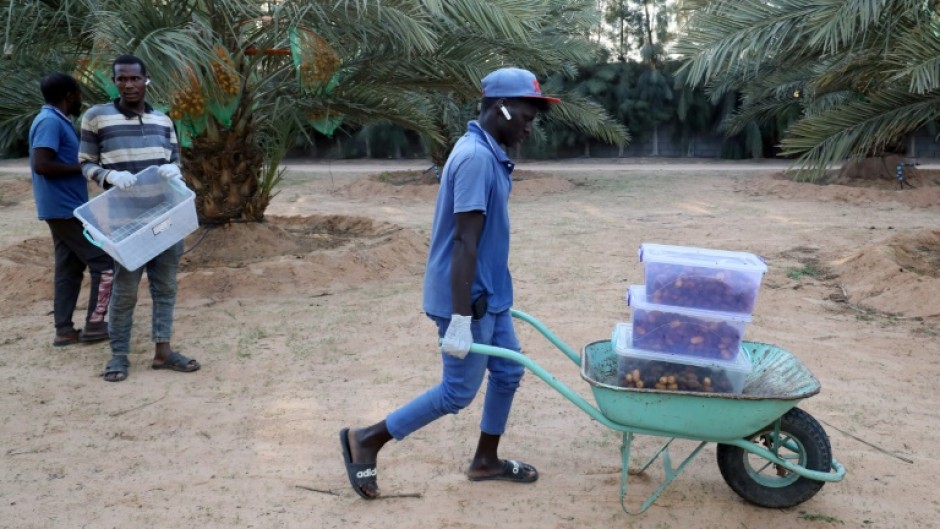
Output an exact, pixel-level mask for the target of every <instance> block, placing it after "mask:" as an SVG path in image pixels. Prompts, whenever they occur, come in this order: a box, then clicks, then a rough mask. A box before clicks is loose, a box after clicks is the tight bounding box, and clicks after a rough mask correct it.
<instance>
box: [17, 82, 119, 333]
mask: <svg viewBox="0 0 940 529" xmlns="http://www.w3.org/2000/svg"><path fill="white" fill-rule="evenodd" d="M40 89H41V90H42V95H43V98H45V101H46V104H45V105H43V107H42V109H41V110H40V111H39V115H38V116H36V119H34V120H33V124H32V126H31V127H30V129H29V164H30V168H31V169H32V173H33V196H34V198H35V199H36V212H37V213H38V215H39V220H44V221H46V223H47V224H48V225H49V230H50V231H51V232H52V243H53V245H54V246H55V295H54V299H55V301H54V302H53V308H54V310H53V314H54V320H55V330H56V332H55V339H54V340H53V342H52V345H55V346H63V345H70V344H73V343H76V342H79V341H83V342H96V341H101V340H107V339H108V323H107V322H106V321H105V315H106V314H107V312H108V303H109V301H110V298H111V284H112V281H113V278H114V264H113V262H112V259H111V257H110V256H109V255H108V254H106V253H104V251H102V250H101V249H100V248H98V247H97V246H94V245H93V244H91V243H89V242H88V241H87V240H86V239H85V237H84V235H83V234H82V230H83V228H82V224H81V222H79V221H78V219H76V218H75V215H74V213H73V212H74V211H75V208H77V207H78V206H81V205H82V204H84V203H85V202H88V184H87V182H86V181H85V177H84V176H83V175H82V168H81V166H79V165H78V146H79V137H78V134H77V133H76V132H75V127H74V126H73V125H72V122H71V120H70V119H69V117H68V116H77V115H78V114H79V113H80V112H81V108H82V92H81V88H80V87H79V85H78V82H77V81H75V79H73V78H72V77H71V76H68V75H65V74H62V73H52V74H49V75H47V76H45V77H44V78H43V79H42V81H41V83H40ZM85 268H88V270H89V275H90V276H91V288H90V289H89V292H88V311H87V314H86V316H85V326H84V329H83V330H82V331H79V330H77V329H75V327H74V325H73V322H72V314H73V313H74V312H75V306H76V305H77V304H78V296H79V292H80V291H81V288H82V280H83V279H84V275H85Z"/></svg>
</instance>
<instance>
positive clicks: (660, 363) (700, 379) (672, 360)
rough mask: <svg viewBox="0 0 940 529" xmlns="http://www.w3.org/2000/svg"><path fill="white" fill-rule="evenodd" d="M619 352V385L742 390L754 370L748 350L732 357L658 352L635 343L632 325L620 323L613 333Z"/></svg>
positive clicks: (697, 389)
mask: <svg viewBox="0 0 940 529" xmlns="http://www.w3.org/2000/svg"><path fill="white" fill-rule="evenodd" d="M611 341H612V342H613V349H614V352H616V353H617V385H618V386H620V387H625V388H645V389H658V390H670V391H698V392H706V393H741V391H742V390H743V389H744V385H745V383H746V382H747V377H748V375H749V374H750V373H751V362H750V360H749V359H748V357H747V353H744V352H741V353H739V354H737V355H735V357H734V359H733V360H720V359H716V358H697V357H693V356H681V355H674V354H668V353H657V352H655V351H646V350H643V349H638V348H635V347H634V343H633V338H632V334H631V332H630V326H629V325H628V324H626V323H618V324H617V326H616V327H615V328H614V332H613V335H612V337H611Z"/></svg>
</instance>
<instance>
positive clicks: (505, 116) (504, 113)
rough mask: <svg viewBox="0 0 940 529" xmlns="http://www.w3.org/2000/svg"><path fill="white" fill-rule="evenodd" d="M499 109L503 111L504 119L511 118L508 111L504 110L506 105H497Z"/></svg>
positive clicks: (508, 119)
mask: <svg viewBox="0 0 940 529" xmlns="http://www.w3.org/2000/svg"><path fill="white" fill-rule="evenodd" d="M499 109H500V110H501V111H502V112H503V117H504V118H506V121H510V120H511V119H512V116H511V115H510V114H509V111H508V110H506V105H499Z"/></svg>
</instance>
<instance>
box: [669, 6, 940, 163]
mask: <svg viewBox="0 0 940 529" xmlns="http://www.w3.org/2000/svg"><path fill="white" fill-rule="evenodd" d="M683 7H684V9H685V10H686V13H687V14H688V18H687V23H686V26H685V30H684V32H683V33H684V34H683V37H682V38H680V40H679V42H678V44H677V46H676V49H675V51H677V52H678V53H680V54H682V56H683V57H684V58H685V59H686V61H687V62H686V64H685V66H684V71H683V74H684V75H686V79H687V81H688V82H689V83H690V84H692V85H694V86H707V87H708V88H709V89H710V91H711V94H712V97H713V98H716V99H717V98H721V97H722V96H723V95H724V94H727V93H729V92H732V91H735V90H739V91H741V92H742V93H743V94H744V96H743V106H742V108H741V109H740V110H739V112H738V114H737V115H736V116H735V118H734V119H732V121H731V122H730V126H731V130H732V131H733V130H740V129H741V128H742V127H744V126H747V124H748V123H754V122H774V121H776V122H778V123H781V124H782V125H784V126H785V127H787V129H786V132H785V133H784V137H783V140H782V147H783V150H782V154H784V155H794V156H798V157H799V158H798V162H799V164H800V165H802V166H803V167H809V168H813V169H814V171H813V174H815V175H817V176H818V175H821V174H822V172H823V171H824V170H825V168H826V167H827V166H828V165H829V164H830V163H832V162H839V161H842V160H844V159H846V158H853V159H858V158H863V157H866V156H876V155H880V154H883V153H886V152H892V151H895V152H896V151H897V150H898V149H899V146H900V145H901V144H902V143H903V140H904V138H905V137H906V136H907V135H909V134H911V133H912V132H915V131H917V130H919V129H920V128H922V127H924V126H925V125H926V124H929V123H931V122H934V121H936V120H937V119H938V118H940V2H937V1H935V0H878V1H854V0H779V1H775V2H766V1H763V0H686V1H685V2H683Z"/></svg>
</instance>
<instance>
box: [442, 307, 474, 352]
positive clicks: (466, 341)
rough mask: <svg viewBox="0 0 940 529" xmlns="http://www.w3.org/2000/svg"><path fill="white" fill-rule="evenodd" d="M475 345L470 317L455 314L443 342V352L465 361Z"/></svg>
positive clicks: (451, 318)
mask: <svg viewBox="0 0 940 529" xmlns="http://www.w3.org/2000/svg"><path fill="white" fill-rule="evenodd" d="M471 344H473V333H471V332H470V316H461V315H460V314H454V315H452V316H451V317H450V325H448V326H447V332H445V333H444V339H443V340H442V341H441V351H443V352H444V353H446V354H449V355H451V356H456V357H457V358H459V359H461V360H463V359H464V358H465V357H466V356H467V353H469V352H470V345H471Z"/></svg>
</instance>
